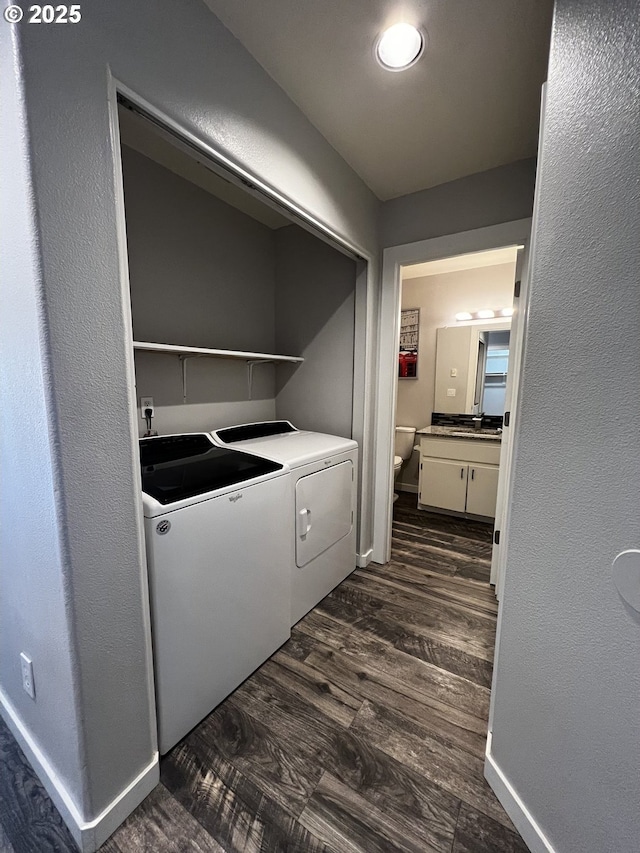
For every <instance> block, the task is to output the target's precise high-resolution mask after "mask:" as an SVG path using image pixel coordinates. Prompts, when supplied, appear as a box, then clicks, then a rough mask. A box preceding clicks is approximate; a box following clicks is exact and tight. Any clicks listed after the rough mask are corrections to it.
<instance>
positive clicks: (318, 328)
mask: <svg viewBox="0 0 640 853" xmlns="http://www.w3.org/2000/svg"><path fill="white" fill-rule="evenodd" d="M276 246H277V267H276V269H277V277H276V279H277V285H276V346H277V349H278V351H279V352H283V353H291V354H294V355H303V356H304V357H305V359H306V361H305V362H304V364H302V365H300V366H299V367H295V368H294V367H288V366H287V365H282V366H281V367H279V368H278V375H277V389H278V393H277V397H276V411H277V414H278V417H282V418H287V419H288V420H291V421H292V422H293V423H294V424H295V425H296V426H298V427H301V428H303V429H313V430H318V431H319V432H328V433H333V434H336V435H343V436H346V437H351V424H352V410H353V375H354V322H353V321H354V306H355V302H354V300H355V283H356V263H355V261H352V260H351V259H350V258H348V257H346V256H345V255H342V254H341V253H340V252H338V251H337V250H336V249H333V248H331V246H328V245H327V244H326V243H323V242H321V241H320V240H318V239H317V238H315V237H313V236H312V235H311V234H308V233H307V232H306V231H303V230H302V229H301V228H298V227H297V226H291V227H289V228H281V229H280V230H278V231H277V232H276ZM357 357H358V358H359V359H361V358H362V354H361V353H360V354H358V356H357Z"/></svg>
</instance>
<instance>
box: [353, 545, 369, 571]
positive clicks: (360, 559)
mask: <svg viewBox="0 0 640 853" xmlns="http://www.w3.org/2000/svg"><path fill="white" fill-rule="evenodd" d="M372 558H373V548H369V550H368V551H365V552H364V553H363V554H356V565H357V567H358V568H359V569H366V568H367V566H368V565H369V563H370V562H371V560H372Z"/></svg>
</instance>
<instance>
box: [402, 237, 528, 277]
mask: <svg viewBox="0 0 640 853" xmlns="http://www.w3.org/2000/svg"><path fill="white" fill-rule="evenodd" d="M517 257H518V247H517V246H508V247H507V248H504V249H489V250H488V251H485V252H470V253H468V254H466V255H455V256H454V257H452V258H440V259H439V260H437V261H426V262H425V263H423V264H410V265H409V266H406V267H402V280H403V281H406V280H407V279H410V278H423V277H424V276H427V275H442V274H443V273H448V272H459V271H460V270H474V269H479V268H480V267H495V266H497V265H498V264H515V262H516V259H517Z"/></svg>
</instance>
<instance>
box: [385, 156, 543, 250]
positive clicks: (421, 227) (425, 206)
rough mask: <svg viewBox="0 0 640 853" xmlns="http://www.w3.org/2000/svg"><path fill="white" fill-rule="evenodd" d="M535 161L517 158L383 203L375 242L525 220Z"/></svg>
mask: <svg viewBox="0 0 640 853" xmlns="http://www.w3.org/2000/svg"><path fill="white" fill-rule="evenodd" d="M535 173H536V163H535V160H534V159H529V160H518V161H517V162H516V163H509V164H508V165H506V166H499V167H498V168H497V169H489V170H488V171H486V172H478V173H477V174H475V175H469V176H468V177H467V178H460V179H459V180H457V181H450V182H449V183H447V184H440V186H437V187H432V188H431V189H428V190H421V191H420V192H417V193H411V194H409V195H405V196H401V197H400V198H395V199H392V200H391V201H385V202H384V203H383V204H382V209H381V218H380V242H381V243H382V245H383V246H400V245H402V244H403V243H413V242H416V241H417V240H427V239H429V238H431V237H441V236H442V235H443V234H456V233H457V232H458V231H470V230H472V229H473V228H484V227H485V226H486V225H498V224H499V223H501V222H511V221H515V220H516V219H527V217H529V216H531V209H532V207H533V188H534V183H535Z"/></svg>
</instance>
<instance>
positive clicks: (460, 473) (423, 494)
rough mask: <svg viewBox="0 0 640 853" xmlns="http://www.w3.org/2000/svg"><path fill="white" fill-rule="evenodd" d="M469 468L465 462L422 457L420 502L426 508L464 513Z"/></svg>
mask: <svg viewBox="0 0 640 853" xmlns="http://www.w3.org/2000/svg"><path fill="white" fill-rule="evenodd" d="M468 472H469V466H468V465H467V464H466V463H464V462H451V461H449V460H447V459H429V458H428V457H426V456H423V457H422V461H421V463H420V494H419V501H420V503H421V504H424V505H425V506H437V507H440V508H441V509H453V510H457V511H458V512H464V507H465V499H466V495H467V474H468Z"/></svg>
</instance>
